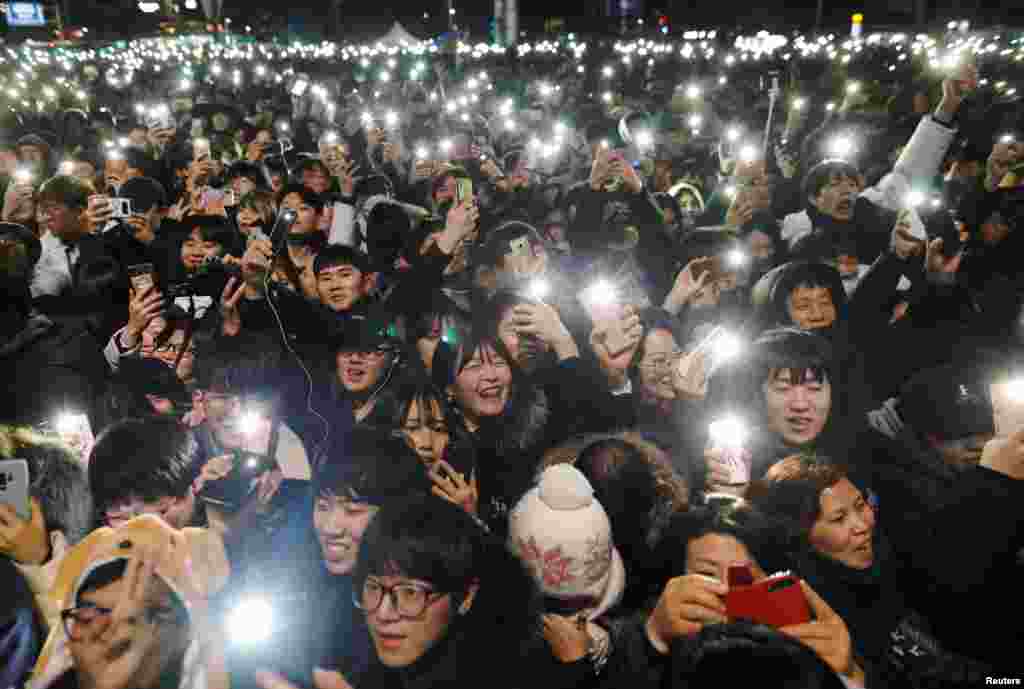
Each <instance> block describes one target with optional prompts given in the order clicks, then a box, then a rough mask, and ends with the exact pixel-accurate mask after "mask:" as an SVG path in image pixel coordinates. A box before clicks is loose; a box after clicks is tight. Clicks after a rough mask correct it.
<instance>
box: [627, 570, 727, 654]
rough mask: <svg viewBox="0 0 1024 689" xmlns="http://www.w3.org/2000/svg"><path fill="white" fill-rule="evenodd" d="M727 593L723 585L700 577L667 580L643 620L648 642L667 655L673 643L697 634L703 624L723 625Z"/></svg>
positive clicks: (695, 575)
mask: <svg viewBox="0 0 1024 689" xmlns="http://www.w3.org/2000/svg"><path fill="white" fill-rule="evenodd" d="M727 592H728V587H727V585H726V584H725V582H721V581H718V579H714V578H712V577H707V576H704V575H701V574H687V575H686V576H682V577H676V578H675V579H671V580H669V582H668V583H667V584H665V588H664V590H663V591H662V592H661V597H660V598H659V599H658V605H657V606H656V607H655V608H654V612H652V613H651V615H650V617H648V618H647V625H646V632H647V638H648V640H649V641H650V642H651V644H652V645H653V646H654V647H655V649H657V650H658V651H659V652H660V653H662V654H668V652H669V648H670V647H671V644H672V642H673V641H674V640H676V639H679V638H683V637H688V636H693V635H695V634H698V633H699V632H700V630H701V629H703V627H704V625H708V624H724V623H725V622H727V621H728V619H727V617H726V614H727V612H726V605H725V596H726V595H727Z"/></svg>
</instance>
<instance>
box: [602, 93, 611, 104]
mask: <svg viewBox="0 0 1024 689" xmlns="http://www.w3.org/2000/svg"><path fill="white" fill-rule="evenodd" d="M601 100H603V101H604V102H605V103H611V102H612V94H611V91H605V92H604V93H602V94H601Z"/></svg>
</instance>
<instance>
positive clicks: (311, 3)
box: [65, 0, 1002, 40]
mask: <svg viewBox="0 0 1024 689" xmlns="http://www.w3.org/2000/svg"><path fill="white" fill-rule="evenodd" d="M607 1H608V0H519V2H520V27H521V28H522V29H524V30H526V31H530V32H539V31H542V30H543V28H544V20H545V19H546V18H551V17H559V18H562V19H564V21H565V24H564V26H565V30H566V31H578V32H581V33H587V32H591V31H600V32H602V33H610V32H611V31H612V30H613V29H614V25H611V24H610V23H609V22H608V21H607V20H604V19H603V18H602V16H601V15H602V8H603V6H604V3H606V2H607ZM65 2H66V4H67V5H69V6H70V8H71V12H72V15H73V17H72V18H73V20H74V23H75V24H79V25H80V24H85V25H87V26H90V27H91V28H92V29H93V30H94V31H95V32H96V33H95V34H94V35H102V36H103V37H105V38H110V37H115V36H116V37H123V36H124V35H126V34H137V33H142V32H152V31H154V30H155V29H156V21H157V20H156V18H155V17H154V16H152V15H150V16H145V15H142V14H141V13H140V12H139V11H138V10H137V9H136V4H137V2H136V0H65ZM178 2H179V4H180V5H182V6H183V5H184V0H178ZM631 2H632V3H634V4H636V5H638V6H640V7H643V8H644V9H643V15H644V16H645V17H646V18H648V19H653V18H654V17H655V16H656V13H657V12H659V11H660V12H664V13H665V14H668V15H669V17H670V18H672V20H673V27H674V28H705V27H724V28H727V29H735V30H737V31H743V32H747V31H757V30H760V29H770V30H788V29H793V28H801V29H808V28H811V27H812V26H813V23H814V15H815V8H816V0H760V2H759V3H751V2H750V0H715V1H714V2H710V1H709V0H631ZM914 2H915V0H824V8H825V15H824V21H825V26H826V27H828V28H830V29H835V30H837V31H842V30H845V29H846V28H847V27H849V21H850V15H851V14H852V13H853V12H855V11H863V12H864V13H865V15H866V18H867V21H866V24H865V29H866V30H867V31H871V30H872V28H873V27H877V28H887V27H895V26H899V27H901V28H902V29H913V28H915V27H913V24H912V22H913V9H914ZM329 6H330V2H329V0H224V7H225V13H226V15H227V16H229V17H233V18H234V20H235V25H234V26H235V28H241V27H244V25H245V24H246V23H250V24H253V25H254V26H255V27H259V26H261V25H265V24H264V21H263V19H264V18H269V17H273V18H274V19H276V21H277V23H278V26H279V27H281V28H283V27H284V26H285V25H287V26H288V27H290V28H291V29H292V30H293V31H297V32H299V33H303V34H307V35H311V36H312V35H314V34H320V33H321V32H322V31H323V29H324V27H325V24H326V17H327V16H328V11H329V10H328V7H329ZM445 7H446V6H445V2H444V0H427V1H425V2H416V3H411V2H409V0H374V1H373V2H364V1H362V0H345V2H344V4H343V8H342V14H343V27H344V29H345V32H346V34H347V35H348V36H351V38H352V39H353V40H362V39H366V38H372V37H373V36H376V35H379V34H380V33H382V32H383V31H385V30H386V29H387V28H388V27H389V26H390V24H391V22H392V21H393V20H394V19H396V18H397V19H398V20H400V21H401V22H402V23H403V24H404V25H405V26H406V28H408V29H409V30H410V31H411V32H412V33H414V34H416V35H418V36H424V37H425V36H429V35H434V34H436V33H438V32H440V31H442V30H444V28H445V27H446V26H447V24H446V18H445ZM455 7H456V10H457V17H458V18H459V21H460V25H461V26H462V27H463V28H469V29H470V30H471V31H472V32H473V35H474V36H481V35H483V34H485V33H486V32H487V30H488V20H489V18H490V16H491V14H492V12H493V0H455ZM928 7H929V19H930V20H931V21H932V22H933V23H935V24H933V25H937V24H944V22H945V20H946V19H948V18H951V17H956V18H960V17H965V16H966V17H970V18H972V21H973V22H974V24H975V25H976V26H977V25H981V24H985V23H992V22H1000V20H1001V19H1002V17H1001V16H1000V14H1001V10H1000V9H999V0H928ZM424 13H426V15H427V17H426V18H424ZM184 14H185V16H191V17H193V18H197V19H198V18H201V17H202V15H201V13H200V12H185V13H184Z"/></svg>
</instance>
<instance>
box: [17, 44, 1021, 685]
mask: <svg viewBox="0 0 1024 689" xmlns="http://www.w3.org/2000/svg"><path fill="white" fill-rule="evenodd" d="M434 76H435V77H436V79H437V82H438V85H439V88H442V89H443V88H444V87H445V85H447V91H446V93H447V95H446V96H445V97H444V98H442V99H441V101H440V102H439V103H438V104H437V105H436V106H435V105H432V103H433V101H434V100H435V98H436V97H431V95H428V94H429V89H419V90H416V89H399V90H390V91H388V92H387V94H386V95H381V94H377V95H378V96H379V99H378V100H377V101H373V100H372V99H368V98H365V97H361V96H359V95H354V96H353V97H352V98H351V99H349V100H348V101H346V102H345V103H344V104H341V105H339V106H338V107H337V111H336V112H334V108H332V109H331V110H332V112H331V113H330V115H329V116H327V115H325V114H324V113H320V115H317V116H313V115H311V114H310V113H309V112H308V110H309V109H308V108H301V107H298V103H299V97H300V96H301V95H302V93H301V92H302V91H304V90H305V89H306V88H308V87H309V84H308V83H306V84H305V85H304V86H303V87H302V88H299V87H298V86H297V85H296V84H295V83H289V82H284V83H279V84H277V85H276V86H275V85H270V86H267V87H266V89H267V90H268V91H273V90H275V89H276V90H277V91H279V92H280V94H279V96H280V97H277V98H276V100H273V103H274V105H272V106H271V105H268V102H269V101H268V100H267V99H266V98H263V97H262V96H261V97H260V98H258V99H257V98H250V99H245V98H243V99H242V100H241V101H240V102H226V101H224V100H220V101H216V100H214V101H211V100H209V99H207V100H206V102H199V101H200V99H198V98H197V99H195V102H194V103H192V104H191V105H189V106H188V107H187V108H186V109H183V108H181V107H179V105H178V104H177V103H175V104H174V106H173V107H171V106H170V105H169V102H170V101H171V100H172V98H171V97H170V96H166V97H165V98H164V101H165V102H164V103H163V104H162V105H153V101H152V99H141V98H140V101H143V100H146V105H144V106H142V107H140V108H138V109H136V108H133V107H132V105H133V104H132V103H130V102H125V103H120V104H116V105H115V104H113V103H111V105H112V107H111V108H103V109H102V110H100V109H97V110H95V111H92V112H90V113H85V112H84V111H81V110H67V111H61V112H60V113H57V114H55V115H54V116H53V117H52V118H48V117H41V116H40V117H36V116H33V117H31V118H29V117H25V118H22V119H20V120H18V126H19V127H20V128H13V127H12V128H8V129H6V130H4V131H2V138H3V139H4V141H5V143H0V175H2V177H3V187H4V188H5V192H4V198H3V210H2V214H3V217H2V223H0V300H2V308H3V313H4V315H5V317H4V318H3V319H2V325H0V379H2V380H3V381H4V382H5V385H6V395H5V396H4V397H3V399H2V400H0V422H2V423H3V424H4V425H0V591H3V592H4V593H3V594H2V596H0V598H2V601H0V689H7V688H8V687H18V688H19V689H20V688H21V687H31V688H32V689H76V688H80V689H168V688H177V689H227V688H228V687H231V688H232V689H234V688H239V689H243V688H247V687H261V688H262V689H296V688H298V689H312V688H313V687H316V688H317V689H345V688H346V687H354V688H355V689H377V688H386V687H405V688H406V689H410V688H416V687H476V686H496V687H508V688H509V689H512V688H519V689H521V688H523V687H527V686H541V687H574V688H575V687H579V688H585V687H594V688H595V689H597V688H608V689H612V688H621V687H652V688H654V687H703V686H710V685H711V684H712V683H714V684H715V685H716V686H741V685H746V684H749V683H751V682H759V683H767V684H769V685H776V684H778V685H780V686H781V685H784V686H787V687H807V688H811V687H822V688H824V687H843V686H845V687H858V688H862V689H874V688H875V687H914V688H924V687H966V686H984V685H985V684H986V683H989V684H991V683H992V682H993V681H1001V680H1010V681H1012V680H1013V679H1016V680H1017V681H1018V683H1019V681H1020V679H1021V677H1022V674H1024V662H1022V661H1021V659H1020V651H1021V643H1022V640H1024V625H1022V623H1021V620H1022V619H1024V616H1022V613H1024V610H1022V609H1021V602H1020V601H1021V600H1022V598H1021V596H1020V595H1019V592H1017V589H1016V586H1017V585H1019V582H1020V580H1021V577H1020V575H1021V573H1022V567H1024V528H1022V526H1024V483H1022V479H1024V391H1022V383H1020V382H1019V380H1018V379H1017V377H1016V375H1017V370H1016V367H1017V366H1018V364H1019V356H1018V352H1019V349H1020V348H1019V345H1020V343H1021V333H1020V325H1021V322H1022V321H1021V307H1022V306H1024V299H1022V296H1024V291H1022V288H1024V283H1022V282H1021V276H1022V275H1024V273H1022V271H1021V270H1020V268H1019V266H1018V265H1017V259H1015V258H1014V256H1015V255H1016V252H1018V251H1020V250H1021V246H1022V244H1021V241H1020V240H1021V238H1022V237H1024V234H1022V233H1024V226H1022V222H1024V196H1021V195H1020V191H1021V189H1022V183H1024V179H1022V178H1021V176H1020V174H1019V170H1020V168H1021V166H1022V165H1024V111H1021V110H1019V109H1018V107H1017V105H1016V104H1015V103H1010V105H1009V106H1007V105H1006V104H1005V103H1003V104H999V107H998V108H995V110H993V112H996V113H997V114H998V117H999V120H998V122H997V123H996V124H995V125H993V126H991V127H989V128H987V129H983V130H981V131H979V130H978V128H976V127H975V128H972V129H970V130H968V128H967V127H966V126H963V125H964V122H963V119H964V111H965V109H966V108H967V107H968V105H969V103H970V102H971V101H972V99H973V98H974V97H975V96H974V92H975V89H976V88H977V86H978V81H979V76H980V75H979V74H978V71H977V69H976V68H975V67H974V66H972V65H969V64H965V65H962V66H961V67H960V68H959V69H958V70H957V71H956V72H955V73H953V74H950V75H947V76H946V78H944V79H942V80H941V85H939V84H938V83H937V82H936V83H935V84H933V85H932V86H931V87H929V86H928V85H927V84H925V83H923V82H922V81H920V80H909V81H907V82H906V83H902V84H895V85H894V86H893V85H888V86H887V87H886V88H887V89H888V90H887V92H886V93H885V94H884V95H885V97H886V98H890V100H888V101H887V102H889V103H890V106H889V107H888V108H882V109H880V110H879V109H878V108H876V107H874V106H875V105H877V102H878V101H877V96H876V99H875V101H874V102H873V103H869V100H868V99H867V98H860V97H859V96H858V93H857V91H858V89H853V88H851V89H848V90H847V94H846V95H847V98H846V100H845V101H844V102H843V103H842V105H841V106H840V107H838V108H834V107H830V108H825V107H804V106H803V105H802V104H794V103H791V104H790V105H789V106H788V107H783V101H782V100H778V101H777V96H778V92H773V94H772V95H771V108H770V109H769V110H768V117H769V118H772V117H773V116H774V119H770V120H769V123H768V127H767V134H766V137H767V140H762V139H759V138H755V139H751V138H750V136H749V135H748V134H740V133H736V132H734V130H733V129H732V128H731V127H730V122H731V121H733V119H732V118H733V115H734V114H735V115H736V118H738V119H742V118H743V117H744V116H746V117H747V119H748V122H747V127H746V131H764V130H765V129H766V128H765V126H764V122H763V121H760V122H758V121H753V120H752V118H751V116H750V113H746V114H745V115H744V114H736V113H726V112H720V113H718V114H717V115H716V116H715V118H714V120H715V121H714V123H706V124H709V125H712V126H713V127H714V129H715V131H714V132H713V133H714V138H715V141H716V143H715V144H714V145H712V146H709V147H705V148H704V149H701V151H702V152H699V153H695V152H694V151H695V150H697V149H695V148H693V147H689V148H687V147H683V148H682V149H678V148H677V149H673V148H672V147H671V146H670V145H668V144H667V143H666V141H665V140H666V139H667V138H669V137H668V136H667V134H666V132H667V131H668V127H667V126H666V125H665V124H664V123H665V122H667V121H668V120H670V119H671V118H672V114H671V108H670V101H671V100H672V99H673V98H674V95H673V94H674V93H675V91H676V85H677V84H676V82H675V81H673V76H672V75H671V74H664V73H652V74H650V75H649V79H648V80H647V81H644V82H643V83H642V84H640V85H639V86H638V87H637V89H638V90H639V91H640V92H641V93H642V94H643V95H644V97H646V98H648V101H647V104H646V106H645V107H642V108H641V107H638V108H633V109H630V110H627V111H624V112H622V113H621V116H619V117H616V118H611V117H609V114H608V111H607V109H606V108H604V107H603V106H601V105H600V100H601V98H602V96H601V94H600V93H598V92H595V93H587V92H586V91H585V90H580V89H576V88H575V87H574V85H573V84H571V83H569V81H566V82H563V85H564V87H563V85H558V84H554V83H549V84H544V85H542V87H541V90H542V92H541V93H527V94H526V95H524V98H526V99H530V98H534V99H535V101H536V102H537V103H540V105H538V106H537V108H538V109H539V112H540V115H538V116H537V118H536V119H534V118H531V117H530V116H528V115H525V114H524V115H523V116H522V117H519V118H518V120H517V121H516V122H510V120H509V114H508V113H509V109H510V107H511V106H510V105H509V102H508V101H507V100H506V98H505V97H504V96H502V97H501V98H497V97H495V98H493V99H492V100H493V101H494V102H493V103H491V102H487V103H481V104H480V107H479V112H475V113H474V114H472V116H471V115H470V114H469V113H468V112H467V111H462V112H461V114H460V108H464V107H465V106H466V103H460V102H459V100H458V98H459V97H458V96H457V95H456V94H457V93H458V92H459V88H460V87H459V86H458V84H460V83H462V82H461V81H460V80H462V79H470V80H472V81H476V79H478V78H479V80H480V82H481V84H483V83H485V82H486V81H488V80H490V77H486V76H483V75H481V76H480V77H475V76H472V75H470V74H469V73H468V71H466V69H465V66H464V65H460V64H451V63H447V62H445V61H444V60H441V59H440V58H439V59H438V60H437V61H436V68H435V74H434ZM521 76H522V75H521ZM666 82H667V83H668V84H669V86H668V88H666V87H665V83H666ZM581 83H585V81H581ZM497 85H498V86H499V90H501V88H500V87H501V84H497ZM96 88H97V90H101V88H102V84H97V87H96ZM144 88H146V87H145V85H139V89H144ZM472 88H476V87H475V86H474V87H472ZM584 88H585V87H584ZM357 90H358V89H357ZM480 93H483V94H484V99H485V100H486V99H488V96H487V95H486V93H487V91H486V90H483V89H481V91H480ZM263 95H266V94H263ZM463 98H466V97H463ZM446 100H447V104H448V105H449V106H450V107H446V105H445V104H444V103H445V101H446ZM469 100H471V102H472V103H474V104H475V103H477V102H478V100H479V99H478V96H477V92H475V91H474V92H473V93H472V96H471V97H469ZM467 102H469V101H467ZM777 102H778V104H779V108H780V109H782V111H783V115H777V114H774V108H775V106H776V103H777ZM898 103H902V104H904V105H905V106H906V107H903V105H899V106H898V105H897V104H898ZM291 105H295V106H296V107H295V108H294V109H290V108H289V106H291ZM525 111H526V107H525V106H524V113H525ZM754 112H755V114H756V113H763V111H761V110H755V111H754ZM462 115H465V116H462ZM759 116H760V115H759V114H756V117H759ZM756 117H754V118H753V119H754V120H756ZM701 126H703V125H701V121H700V120H694V119H692V118H691V121H690V123H689V127H690V129H692V130H696V129H697V128H698V127H701ZM548 130H551V132H550V138H549V131H548ZM851 132H861V133H862V134H863V136H862V138H861V140H860V142H859V144H856V145H853V144H851V142H850V141H848V140H846V141H842V140H841V141H839V142H838V144H837V142H836V140H835V139H836V137H840V138H842V137H850V136H851ZM693 133H694V135H696V134H697V132H696V131H694V132H693ZM843 144H845V145H843ZM673 151H674V152H673ZM26 465H27V482H26V480H25V478H24V476H23V475H22V474H21V473H19V472H20V471H21V470H22V469H21V468H22V467H25V466H26ZM979 615H980V616H979Z"/></svg>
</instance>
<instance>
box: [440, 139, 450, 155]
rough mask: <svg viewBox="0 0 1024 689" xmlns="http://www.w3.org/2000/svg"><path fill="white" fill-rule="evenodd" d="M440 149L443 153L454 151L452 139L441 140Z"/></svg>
mask: <svg viewBox="0 0 1024 689" xmlns="http://www.w3.org/2000/svg"><path fill="white" fill-rule="evenodd" d="M439 147H440V149H441V152H442V153H448V152H449V151H451V150H452V141H451V139H441V143H440V144H439Z"/></svg>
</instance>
